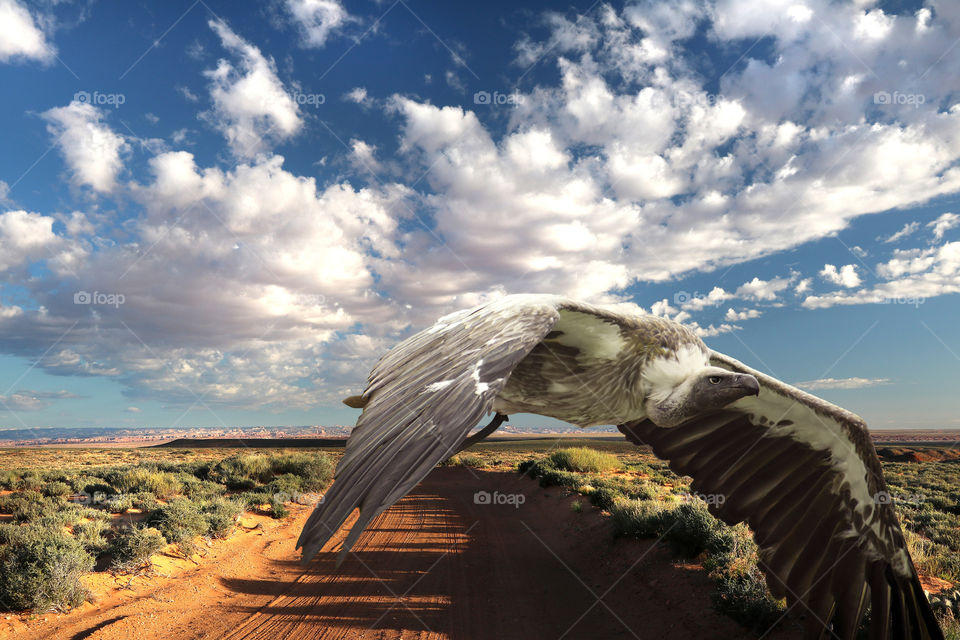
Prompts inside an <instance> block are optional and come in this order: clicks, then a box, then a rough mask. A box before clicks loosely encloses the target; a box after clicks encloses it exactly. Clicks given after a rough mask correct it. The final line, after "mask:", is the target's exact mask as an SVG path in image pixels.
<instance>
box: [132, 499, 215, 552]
mask: <svg viewBox="0 0 960 640" xmlns="http://www.w3.org/2000/svg"><path fill="white" fill-rule="evenodd" d="M147 523H148V524H149V525H150V526H152V527H156V528H157V530H159V531H160V533H162V534H163V537H164V538H166V539H167V540H168V541H169V542H176V543H177V544H179V545H181V549H183V548H184V547H185V546H186V545H189V544H190V543H191V542H192V541H193V538H194V537H196V536H199V535H204V534H206V533H207V530H208V528H209V524H208V523H207V519H206V518H205V517H204V515H203V513H201V511H200V508H199V506H198V505H197V504H196V503H195V502H193V501H191V500H187V499H186V498H178V499H176V500H174V501H173V502H171V503H170V504H166V505H162V506H160V508H158V509H156V510H155V511H153V512H152V513H151V514H150V516H149V517H148V518H147Z"/></svg>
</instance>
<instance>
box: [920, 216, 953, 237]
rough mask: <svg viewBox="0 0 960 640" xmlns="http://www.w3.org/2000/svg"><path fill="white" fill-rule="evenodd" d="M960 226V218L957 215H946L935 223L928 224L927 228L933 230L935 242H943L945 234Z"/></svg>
mask: <svg viewBox="0 0 960 640" xmlns="http://www.w3.org/2000/svg"><path fill="white" fill-rule="evenodd" d="M957 225H960V216H958V215H957V214H955V213H944V214H943V215H941V216H940V217H939V218H937V219H936V220H934V221H933V222H930V223H927V226H928V227H930V228H932V229H933V237H934V239H935V240H943V234H944V233H946V232H947V231H949V230H950V229H953V228H954V227H956V226H957Z"/></svg>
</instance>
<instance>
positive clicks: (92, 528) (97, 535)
mask: <svg viewBox="0 0 960 640" xmlns="http://www.w3.org/2000/svg"><path fill="white" fill-rule="evenodd" d="M109 530H110V525H109V524H108V523H107V522H105V521H104V520H103V519H101V518H97V519H95V520H85V521H84V522H80V523H78V524H76V525H74V527H73V537H74V538H76V539H77V542H79V543H80V544H82V545H83V548H84V549H86V550H87V551H89V552H90V553H93V554H94V555H97V554H99V553H100V552H101V551H103V550H105V549H106V548H107V539H106V538H105V537H104V535H103V534H104V533H106V532H107V531H109Z"/></svg>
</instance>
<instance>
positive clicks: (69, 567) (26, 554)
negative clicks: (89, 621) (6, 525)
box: [0, 525, 94, 613]
mask: <svg viewBox="0 0 960 640" xmlns="http://www.w3.org/2000/svg"><path fill="white" fill-rule="evenodd" d="M17 529H19V531H17V532H13V533H11V532H9V531H8V532H6V533H5V534H4V535H5V537H6V538H7V540H8V543H7V544H5V545H3V546H2V547H0V604H3V605H4V607H5V608H6V609H8V610H21V609H33V610H34V611H35V612H37V613H41V612H46V611H51V610H53V611H63V610H65V609H68V608H70V607H76V606H79V605H80V604H82V603H83V601H84V600H85V599H86V598H87V596H88V592H87V590H86V589H85V588H84V587H83V585H82V584H80V576H81V575H82V574H83V573H86V572H87V571H90V570H91V569H93V565H94V559H93V556H92V555H90V554H89V553H87V552H86V551H85V550H84V549H83V546H82V544H81V543H80V542H79V541H78V540H75V539H73V538H72V537H70V536H69V535H67V534H65V533H63V532H61V531H57V530H55V529H50V528H44V527H38V526H34V525H28V526H24V527H17Z"/></svg>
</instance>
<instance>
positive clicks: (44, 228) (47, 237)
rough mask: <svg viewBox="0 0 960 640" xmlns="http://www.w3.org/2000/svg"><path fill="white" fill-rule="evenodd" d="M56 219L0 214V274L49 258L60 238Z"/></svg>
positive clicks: (21, 214)
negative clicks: (54, 224) (55, 225)
mask: <svg viewBox="0 0 960 640" xmlns="http://www.w3.org/2000/svg"><path fill="white" fill-rule="evenodd" d="M53 223H54V220H53V218H51V217H49V216H43V215H40V214H39V213H32V212H29V211H22V210H18V211H7V212H5V213H0V273H3V272H4V271H7V270H9V269H12V268H14V267H17V266H23V265H26V264H27V263H28V262H29V261H31V260H36V259H39V258H45V257H49V255H50V252H51V251H52V250H53V248H54V246H55V245H56V244H57V243H58V241H59V238H58V237H57V236H56V235H55V234H54V233H53Z"/></svg>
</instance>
